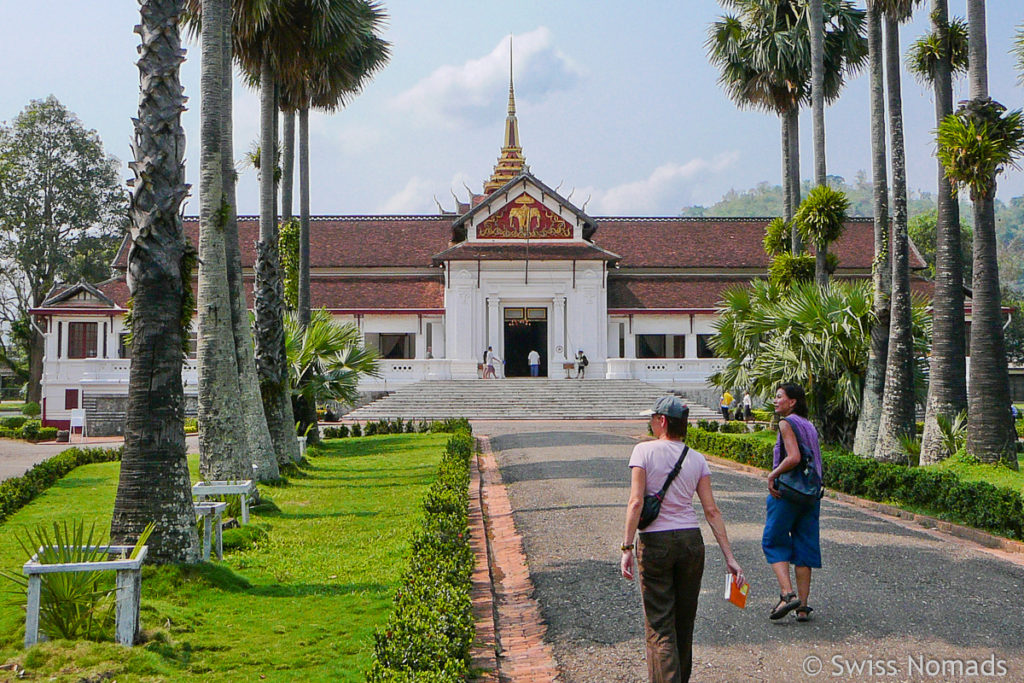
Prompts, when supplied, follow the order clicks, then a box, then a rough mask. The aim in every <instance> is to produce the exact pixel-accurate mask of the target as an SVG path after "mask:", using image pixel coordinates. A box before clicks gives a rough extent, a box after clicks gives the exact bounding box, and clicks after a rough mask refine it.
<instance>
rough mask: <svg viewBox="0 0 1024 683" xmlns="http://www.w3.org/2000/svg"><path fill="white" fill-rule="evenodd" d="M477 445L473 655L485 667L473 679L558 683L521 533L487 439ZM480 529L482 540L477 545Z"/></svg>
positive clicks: (495, 682)
mask: <svg viewBox="0 0 1024 683" xmlns="http://www.w3.org/2000/svg"><path fill="white" fill-rule="evenodd" d="M477 445H478V454H477V457H476V459H475V463H474V467H473V469H474V471H475V476H478V477H479V479H478V480H477V481H478V483H477V484H476V487H475V488H477V500H478V501H479V510H480V514H479V517H478V518H477V523H474V521H473V513H472V511H471V526H472V527H473V529H472V534H471V535H472V542H473V545H474V552H476V554H477V567H476V569H475V570H474V573H473V612H474V616H476V618H477V621H476V627H477V645H476V647H474V649H473V653H472V655H473V666H474V668H480V669H489V671H486V672H483V673H481V674H480V676H479V677H478V678H477V679H476V680H477V681H486V682H487V683H506V682H509V683H512V682H514V683H520V682H521V683H557V682H559V681H561V680H562V679H561V675H560V673H559V671H558V665H557V664H556V662H555V658H554V655H553V653H552V652H551V648H550V646H549V645H548V644H547V643H546V642H544V636H545V634H546V633H547V627H546V626H545V624H544V621H543V618H542V616H541V612H540V606H539V605H538V604H537V601H536V600H535V599H534V598H533V591H534V588H533V581H532V580H531V579H530V570H529V568H528V567H527V564H526V554H525V553H524V552H523V540H522V536H520V535H519V533H518V532H517V531H516V527H515V520H514V519H513V517H512V504H511V502H510V501H509V498H508V493H507V491H506V490H505V485H504V483H503V482H502V479H501V472H500V471H499V470H498V464H497V461H496V459H495V457H494V453H493V452H492V451H491V445H490V440H489V439H488V438H487V437H486V436H480V437H477ZM470 486H471V487H474V484H473V483H471V484H470ZM471 499H472V492H471ZM471 505H472V503H471ZM478 533H479V535H480V537H482V540H483V543H482V544H480V543H478V540H477V539H478ZM481 554H483V557H481ZM485 577H486V578H485ZM484 581H486V582H487V584H486V586H484ZM488 589H489V590H488ZM486 650H490V653H489V654H488V653H487V652H486ZM478 662H479V663H478Z"/></svg>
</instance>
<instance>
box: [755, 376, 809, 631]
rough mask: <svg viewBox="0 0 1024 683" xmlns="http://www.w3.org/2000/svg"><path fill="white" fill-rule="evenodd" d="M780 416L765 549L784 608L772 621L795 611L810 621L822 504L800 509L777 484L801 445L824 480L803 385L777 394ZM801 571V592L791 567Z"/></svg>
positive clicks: (787, 386) (770, 476)
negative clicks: (809, 601)
mask: <svg viewBox="0 0 1024 683" xmlns="http://www.w3.org/2000/svg"><path fill="white" fill-rule="evenodd" d="M775 414H776V415H778V416H779V438H778V440H777V441H776V442H775V451H774V454H775V455H774V459H773V461H772V467H773V468H772V471H771V472H770V473H769V474H768V493H769V496H768V502H767V514H766V517H765V525H764V536H763V537H762V538H761V548H762V550H764V556H765V559H766V560H768V564H770V565H771V567H772V571H774V572H775V578H776V579H778V581H779V602H778V604H777V605H776V606H775V608H774V609H772V611H771V614H770V615H769V617H768V618H769V619H772V620H777V619H781V618H782V617H784V616H786V615H787V614H789V613H790V612H792V611H794V610H796V620H797V621H809V620H810V618H811V612H812V611H813V610H812V609H811V608H810V607H809V606H808V605H807V597H808V595H809V594H810V592H811V570H812V569H820V568H821V543H820V539H819V536H818V515H819V513H820V510H821V501H820V500H816V501H814V503H811V504H800V503H794V502H791V501H789V500H786V499H785V498H783V497H782V496H781V495H780V494H779V490H778V486H777V483H776V479H778V477H779V475H781V474H782V473H784V472H788V471H789V470H791V469H793V468H795V467H796V466H798V465H799V464H800V444H801V443H802V444H804V446H805V447H806V448H807V449H808V450H809V451H810V452H811V455H812V461H813V466H814V468H815V469H816V470H817V471H818V476H819V477H821V448H820V446H819V444H818V430H816V429H815V428H814V425H813V424H811V421H810V420H808V419H807V395H806V394H805V393H804V389H803V387H801V386H800V385H798V384H783V385H781V386H779V388H778V390H777V391H776V392H775ZM791 564H792V565H794V566H795V567H796V591H795V592H794V591H793V582H792V580H791V577H790V573H789V566H790V565H791Z"/></svg>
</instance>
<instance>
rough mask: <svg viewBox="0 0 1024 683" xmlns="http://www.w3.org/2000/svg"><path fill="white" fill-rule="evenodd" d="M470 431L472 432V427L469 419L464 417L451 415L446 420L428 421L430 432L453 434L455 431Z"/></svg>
mask: <svg viewBox="0 0 1024 683" xmlns="http://www.w3.org/2000/svg"><path fill="white" fill-rule="evenodd" d="M463 431H464V432H470V433H472V431H473V428H472V427H470V426H469V420H467V419H466V418H464V417H453V418H449V419H447V420H441V421H439V422H437V421H435V422H432V423H430V433H431V434H437V433H441V434H454V433H456V432H463Z"/></svg>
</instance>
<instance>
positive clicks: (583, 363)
mask: <svg viewBox="0 0 1024 683" xmlns="http://www.w3.org/2000/svg"><path fill="white" fill-rule="evenodd" d="M588 365H590V361H589V360H587V354H585V353H583V349H580V350H579V351H577V352H576V379H583V378H584V377H586V374H587V366H588Z"/></svg>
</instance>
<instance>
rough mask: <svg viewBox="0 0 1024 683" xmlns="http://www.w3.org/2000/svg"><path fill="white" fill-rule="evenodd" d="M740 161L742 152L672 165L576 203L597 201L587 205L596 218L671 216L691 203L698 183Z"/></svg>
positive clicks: (583, 192) (580, 195)
mask: <svg viewBox="0 0 1024 683" xmlns="http://www.w3.org/2000/svg"><path fill="white" fill-rule="evenodd" d="M739 157H740V155H739V152H736V151H732V152H726V153H723V154H720V155H718V156H716V157H715V158H714V159H712V160H710V161H709V160H706V159H700V158H698V159H691V160H690V161H687V162H686V163H685V164H678V163H674V162H669V163H666V164H662V165H661V166H658V167H657V168H656V169H654V171H652V172H651V174H650V175H649V176H647V177H646V178H644V179H642V180H634V181H632V182H628V183H623V184H622V185H617V186H615V187H612V188H609V189H607V190H600V189H594V188H584V189H580V190H577V191H576V194H575V196H574V199H575V200H576V201H578V202H582V201H585V200H586V197H587V196H588V195H591V196H592V197H593V200H592V201H591V202H590V203H589V204H588V205H587V213H589V214H590V215H592V216H639V215H663V214H664V215H671V214H674V213H675V212H677V211H678V210H679V209H680V208H681V207H682V206H684V205H685V204H686V203H687V201H688V199H689V198H690V194H691V191H692V188H693V183H694V181H698V180H699V181H704V180H706V178H707V176H708V175H709V174H717V173H721V172H722V171H725V170H727V169H728V168H730V167H731V166H733V165H735V163H736V162H737V161H738V160H739Z"/></svg>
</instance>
